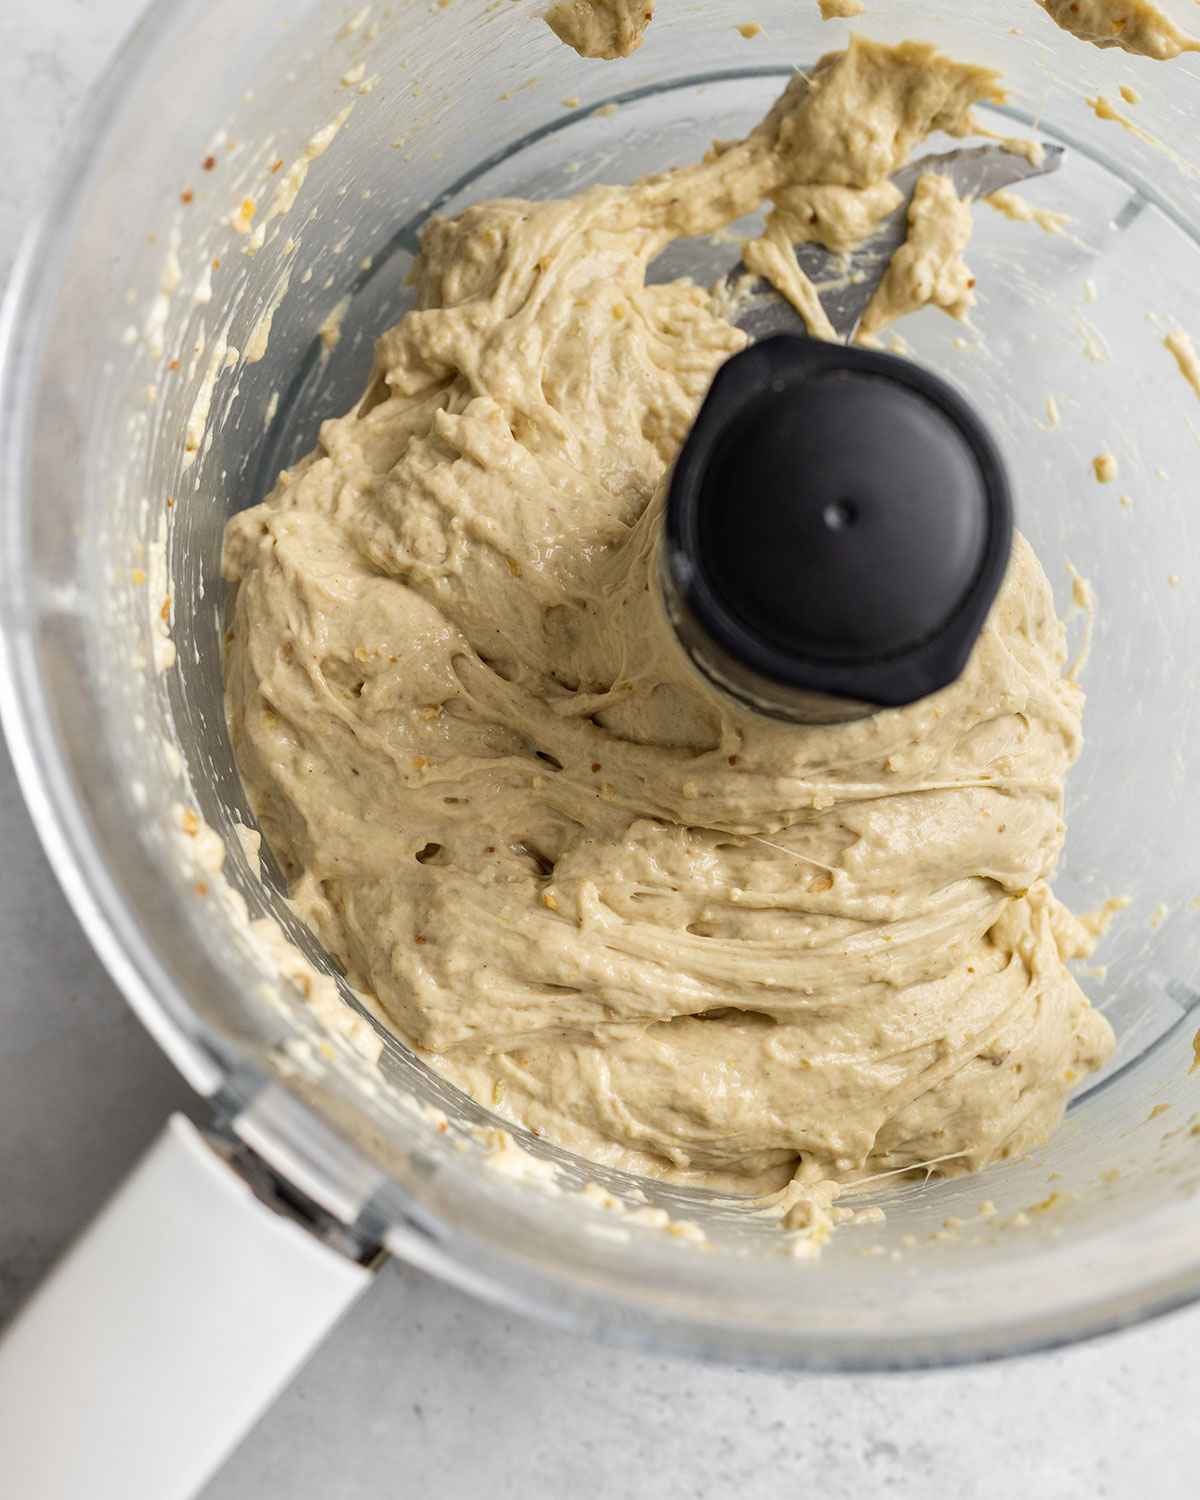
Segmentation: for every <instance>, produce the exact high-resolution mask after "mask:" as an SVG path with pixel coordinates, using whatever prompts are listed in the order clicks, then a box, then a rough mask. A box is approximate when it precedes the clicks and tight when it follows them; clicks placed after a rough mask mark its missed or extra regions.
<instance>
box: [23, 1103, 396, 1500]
mask: <svg viewBox="0 0 1200 1500" xmlns="http://www.w3.org/2000/svg"><path fill="white" fill-rule="evenodd" d="M370 1279H371V1273H370V1271H368V1270H366V1269H365V1268H364V1267H362V1266H359V1265H356V1264H355V1263H354V1262H352V1261H350V1260H348V1259H346V1258H345V1257H344V1256H341V1255H339V1254H338V1253H337V1252H335V1251H333V1250H330V1249H328V1248H327V1247H326V1246H324V1245H322V1244H321V1243H320V1242H319V1241H318V1240H317V1239H316V1238H314V1237H313V1236H312V1235H310V1234H308V1233H307V1232H306V1231H305V1230H304V1229H303V1228H301V1227H300V1226H299V1225H298V1224H295V1223H293V1222H291V1221H290V1220H288V1219H284V1218H281V1217H280V1216H279V1215H278V1214H276V1213H273V1212H272V1211H271V1210H270V1209H269V1208H267V1207H266V1206H265V1205H264V1204H262V1203H260V1202H259V1200H258V1199H257V1198H255V1197H254V1195H253V1194H252V1193H251V1192H250V1190H249V1188H248V1187H247V1186H246V1185H245V1183H243V1182H242V1180H241V1178H240V1177H238V1176H237V1174H236V1173H235V1172H233V1171H232V1169H231V1168H229V1167H228V1166H226V1165H225V1163H224V1162H223V1161H221V1159H220V1158H219V1157H218V1156H217V1155H216V1154H215V1153H214V1152H213V1151H212V1150H211V1148H210V1147H209V1146H208V1145H207V1144H206V1143H205V1141H204V1139H203V1137H202V1136H201V1135H200V1133H199V1131H197V1130H196V1128H195V1127H194V1126H193V1125H192V1124H191V1123H190V1122H189V1121H188V1120H186V1119H185V1118H183V1117H182V1116H180V1115H176V1116H174V1117H173V1118H172V1119H171V1120H170V1121H169V1123H168V1125H167V1127H166V1129H165V1130H164V1131H163V1133H162V1135H161V1136H160V1137H159V1139H158V1141H157V1142H156V1143H155V1144H154V1146H152V1147H151V1149H150V1151H149V1152H148V1153H147V1154H146V1156H145V1157H144V1158H143V1160H142V1161H141V1162H140V1163H139V1165H138V1166H137V1167H136V1168H135V1169H134V1171H133V1173H132V1174H131V1176H130V1177H129V1179H128V1180H127V1181H126V1183H125V1184H124V1186H123V1187H122V1188H121V1189H120V1191H119V1192H118V1193H117V1195H116V1196H115V1197H114V1198H113V1200H112V1201H111V1202H110V1203H109V1204H108V1206H107V1207H106V1208H105V1209H104V1210H103V1211H102V1212H101V1214H100V1215H99V1217H98V1218H97V1219H96V1221H95V1223H94V1224H93V1225H92V1226H91V1228H90V1229H89V1230H88V1231H87V1232H86V1234H85V1235H84V1236H83V1238H82V1239H81V1240H80V1241H79V1243H78V1244H77V1245H76V1246H75V1247H74V1248H73V1249H72V1250H71V1251H70V1252H69V1253H68V1254H67V1255H66V1257H65V1258H64V1259H63V1261H62V1262H61V1263H60V1264H59V1265H58V1267H57V1268H56V1269H55V1270H54V1271H53V1273H52V1274H51V1276H50V1277H49V1279H48V1280H47V1281H46V1283H45V1284H44V1286H43V1287H42V1288H41V1289H40V1290H39V1291H38V1293H37V1294H36V1295H35V1296H34V1298H33V1300H32V1301H31V1302H30V1303H29V1305H28V1307H27V1308H26V1309H25V1310H24V1311H23V1312H22V1313H21V1315H20V1316H19V1317H18V1319H17V1321H16V1323H15V1324H14V1325H13V1326H12V1328H11V1330H10V1331H9V1333H8V1335H7V1337H6V1338H5V1339H4V1341H3V1343H0V1471H2V1475H0V1491H2V1492H3V1493H4V1494H5V1495H12V1496H14V1497H15V1496H20V1497H21V1500H82V1497H86V1500H140V1497H142V1496H145V1497H151V1496H153V1497H154V1500H187V1497H189V1496H192V1495H194V1494H195V1493H196V1492H197V1490H199V1489H200V1487H201V1486H202V1485H203V1484H204V1482H205V1480H206V1479H207V1478H208V1477H209V1476H210V1475H211V1474H212V1473H213V1471H214V1470H215V1469H216V1468H217V1467H218V1465H219V1464H220V1463H221V1461H222V1460H223V1459H224V1457H225V1456H226V1455H227V1454H228V1453H229V1452H230V1450H231V1449H232V1448H233V1447H234V1445H235V1444H236V1443H237V1442H238V1440H239V1439H240V1438H241V1437H242V1436H243V1435H244V1434H245V1433H246V1431H247V1430H248V1429H249V1428H250V1427H251V1425H252V1424H253V1423H254V1421H255V1419H256V1418H257V1417H258V1416H259V1414H260V1413H261V1412H262V1411H264V1410H265V1409H266V1407H267V1406H268V1405H269V1404H270V1402H271V1401H272V1400H273V1399H274V1397H275V1396H276V1395H277V1394H278V1393H279V1391H280V1390H282V1388H283V1387H284V1386H285V1385H286V1384H287V1382H288V1380H289V1379H290V1378H291V1376H292V1374H293V1373H294V1372H295V1371H296V1370H297V1369H298V1368H299V1366H300V1365H301V1363H302V1362H303V1361H304V1360H305V1358H306V1357H307V1356H308V1354H309V1353H310V1352H311V1351H312V1349H313V1348H315V1346H316V1345H317V1344H318V1343H319V1342H320V1340H321V1339H322V1337H323V1336H324V1335H325V1333H326V1332H327V1331H328V1330H329V1328H330V1327H332V1325H333V1324H334V1322H336V1320H337V1319H338V1318H339V1317H340V1316H341V1314H342V1313H343V1312H344V1311H345V1309H346V1308H347V1307H348V1306H349V1304H350V1303H351V1302H352V1301H353V1300H354V1299H355V1297H357V1296H358V1294H359V1293H360V1292H361V1291H362V1290H363V1289H364V1288H365V1287H366V1285H367V1283H368V1282H369V1281H370Z"/></svg>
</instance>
